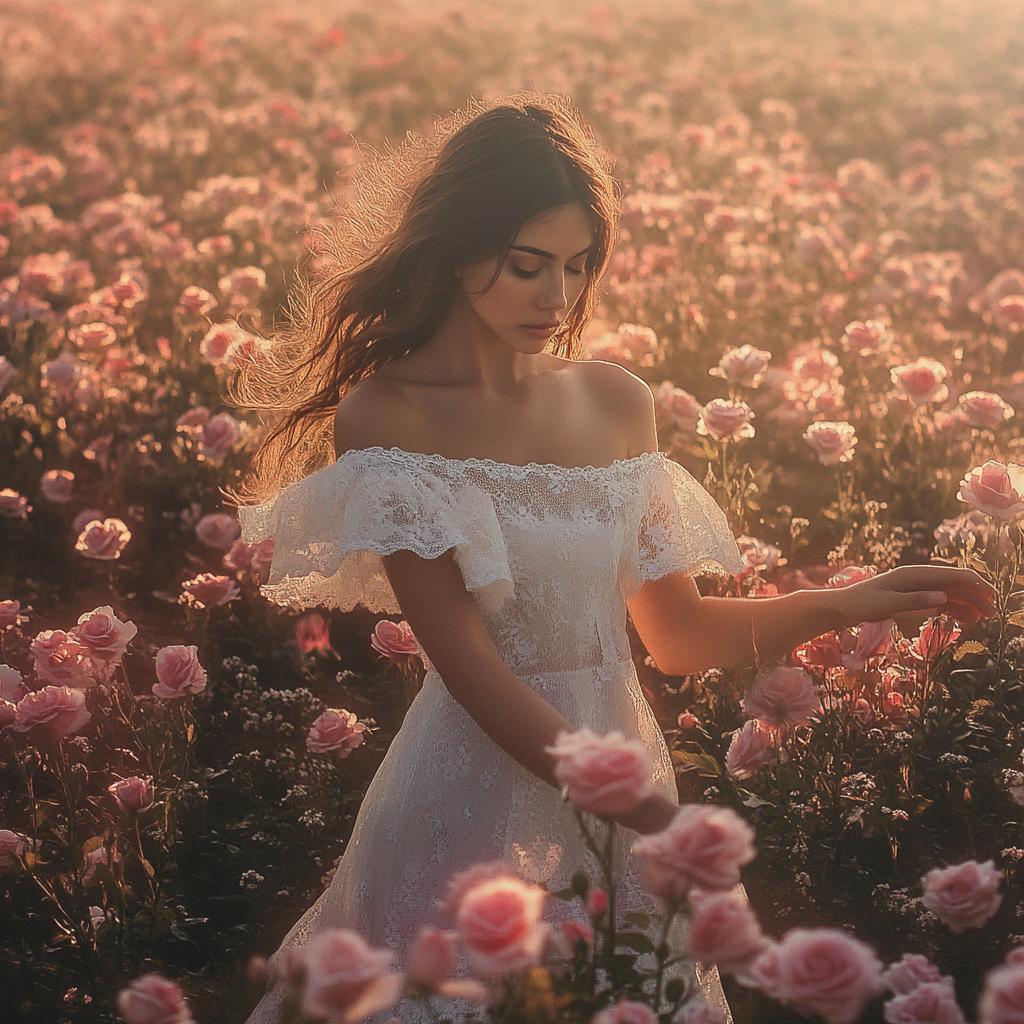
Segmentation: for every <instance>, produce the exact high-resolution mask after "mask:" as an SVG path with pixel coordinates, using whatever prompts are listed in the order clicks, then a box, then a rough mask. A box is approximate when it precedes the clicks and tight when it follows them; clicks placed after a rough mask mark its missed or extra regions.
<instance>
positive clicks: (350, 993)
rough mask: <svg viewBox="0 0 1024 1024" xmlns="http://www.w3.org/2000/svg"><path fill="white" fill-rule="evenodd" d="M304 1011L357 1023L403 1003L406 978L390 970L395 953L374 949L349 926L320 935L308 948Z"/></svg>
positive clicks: (314, 938) (318, 1016)
mask: <svg viewBox="0 0 1024 1024" xmlns="http://www.w3.org/2000/svg"><path fill="white" fill-rule="evenodd" d="M303 959H304V962H305V968H306V972H305V985H304V988H303V993H302V1012H303V1013H304V1014H306V1015H307V1016H309V1017H315V1018H317V1019H319V1018H322V1017H329V1018H330V1019H331V1020H337V1021H343V1022H346V1024H347V1022H350V1021H351V1022H354V1021H358V1020H362V1019H363V1018H364V1017H368V1016H370V1014H372V1013H377V1012H378V1011H379V1010H383V1009H385V1008H386V1007H388V1006H391V1005H392V1004H393V1003H396V1002H398V1000H399V998H400V997H401V994H402V985H403V983H404V980H405V979H404V977H403V975H401V974H399V973H396V972H392V971H390V970H389V968H390V967H391V953H390V952H389V951H388V950H386V949H371V948H370V947H369V946H368V945H367V944H366V942H364V941H363V939H362V937H361V936H359V935H357V934H356V933H355V932H353V931H350V930H348V929H347V928H327V929H325V930H323V931H321V932H319V933H318V934H317V935H316V936H314V937H313V939H311V940H310V943H309V945H308V947H307V949H306V955H305V957H304V958H303Z"/></svg>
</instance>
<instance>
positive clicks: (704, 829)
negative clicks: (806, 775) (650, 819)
mask: <svg viewBox="0 0 1024 1024" xmlns="http://www.w3.org/2000/svg"><path fill="white" fill-rule="evenodd" d="M634 851H635V852H636V853H637V854H639V855H640V856H641V857H642V858H643V860H644V863H645V870H644V885H645V886H646V887H647V889H648V890H649V891H650V892H652V893H654V894H655V895H656V896H663V897H665V898H666V899H669V898H673V897H675V898H680V897H683V896H685V895H686V894H687V893H688V892H689V891H690V889H691V888H693V887H694V886H696V887H698V888H700V889H705V890H708V891H710V892H721V891H724V890H728V889H731V888H732V887H733V886H734V885H735V884H736V883H737V882H738V881H739V880H740V867H741V866H742V865H743V864H746V863H748V862H749V861H751V860H753V859H754V855H755V851H754V831H753V829H752V828H751V827H750V826H749V825H748V824H747V823H746V822H745V821H744V820H743V819H742V818H741V817H740V816H739V815H738V814H737V813H736V812H735V811H733V810H732V809H731V808H728V807H713V806H702V805H700V804H684V805H683V806H682V807H680V808H679V810H678V811H676V814H675V817H674V818H673V819H672V821H671V822H670V823H669V825H668V827H667V828H665V829H664V830H663V831H661V832H658V833H656V834H655V835H648V836H643V837H641V839H640V840H639V841H638V842H637V843H636V844H635V846H634Z"/></svg>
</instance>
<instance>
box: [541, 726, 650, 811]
mask: <svg viewBox="0 0 1024 1024" xmlns="http://www.w3.org/2000/svg"><path fill="white" fill-rule="evenodd" d="M544 750H545V751H546V752H547V753H549V754H550V755H551V756H552V758H554V761H555V765H554V773H555V778H556V779H557V780H558V782H559V784H560V785H561V786H562V788H563V789H564V790H565V791H566V793H567V795H568V798H569V800H571V801H572V802H573V803H574V804H576V805H577V806H579V807H582V808H583V809H584V810H585V811H590V813H591V814H596V815H598V816H600V817H606V818H611V817H614V816H615V815H617V814H625V813H626V812H627V811H631V810H632V809H633V808H634V807H636V805H637V804H638V803H640V801H641V800H644V799H646V797H648V796H649V795H650V794H651V792H652V789H651V773H652V772H653V771H654V764H653V761H652V760H651V755H650V753H648V750H647V748H646V747H645V746H644V745H643V743H641V742H640V741H639V740H627V739H626V738H625V736H623V735H622V733H621V732H619V731H617V730H616V731H613V732H610V733H608V734H607V735H605V736H596V735H595V734H594V733H592V732H591V731H590V730H589V729H579V730H577V731H576V732H571V733H569V732H560V733H559V734H558V736H557V737H556V738H555V742H554V744H553V745H552V746H550V747H545V748H544Z"/></svg>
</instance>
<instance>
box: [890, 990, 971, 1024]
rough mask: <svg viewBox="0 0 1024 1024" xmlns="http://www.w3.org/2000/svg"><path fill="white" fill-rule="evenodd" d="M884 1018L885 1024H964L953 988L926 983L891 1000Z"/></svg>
mask: <svg viewBox="0 0 1024 1024" xmlns="http://www.w3.org/2000/svg"><path fill="white" fill-rule="evenodd" d="M950 980H951V981H952V979H950ZM883 1015H884V1017H885V1020H886V1024H965V1021H964V1015H963V1011H962V1010H961V1009H960V1004H959V1003H958V1002H957V1001H956V992H955V990H954V989H953V986H952V984H948V985H946V984H942V983H939V982H925V983H924V984H921V985H918V986H917V987H916V988H914V989H913V990H912V991H910V992H908V993H906V994H905V995H899V996H896V997H895V998H894V999H890V1000H889V1002H887V1003H886V1004H885V1009H884V1011H883Z"/></svg>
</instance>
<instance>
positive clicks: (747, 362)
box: [708, 345, 772, 388]
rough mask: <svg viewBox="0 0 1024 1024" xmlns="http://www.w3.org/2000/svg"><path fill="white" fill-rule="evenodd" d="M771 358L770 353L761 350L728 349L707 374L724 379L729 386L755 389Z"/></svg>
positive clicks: (745, 348)
mask: <svg viewBox="0 0 1024 1024" xmlns="http://www.w3.org/2000/svg"><path fill="white" fill-rule="evenodd" d="M771 358H772V354H771V352H768V351H766V350H765V349H763V348H755V347H754V346H753V345H741V346H740V347H739V348H732V349H729V351H728V352H726V353H725V355H724V356H722V358H721V359H720V360H719V361H718V365H717V366H713V367H712V368H711V369H710V370H708V373H709V374H710V375H711V376H712V377H724V378H725V379H726V380H727V381H728V382H729V383H730V384H735V385H738V386H740V387H747V388H756V387H757V386H758V384H760V383H761V381H762V380H763V379H764V374H765V371H766V370H767V369H768V363H769V362H770V361H771Z"/></svg>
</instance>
